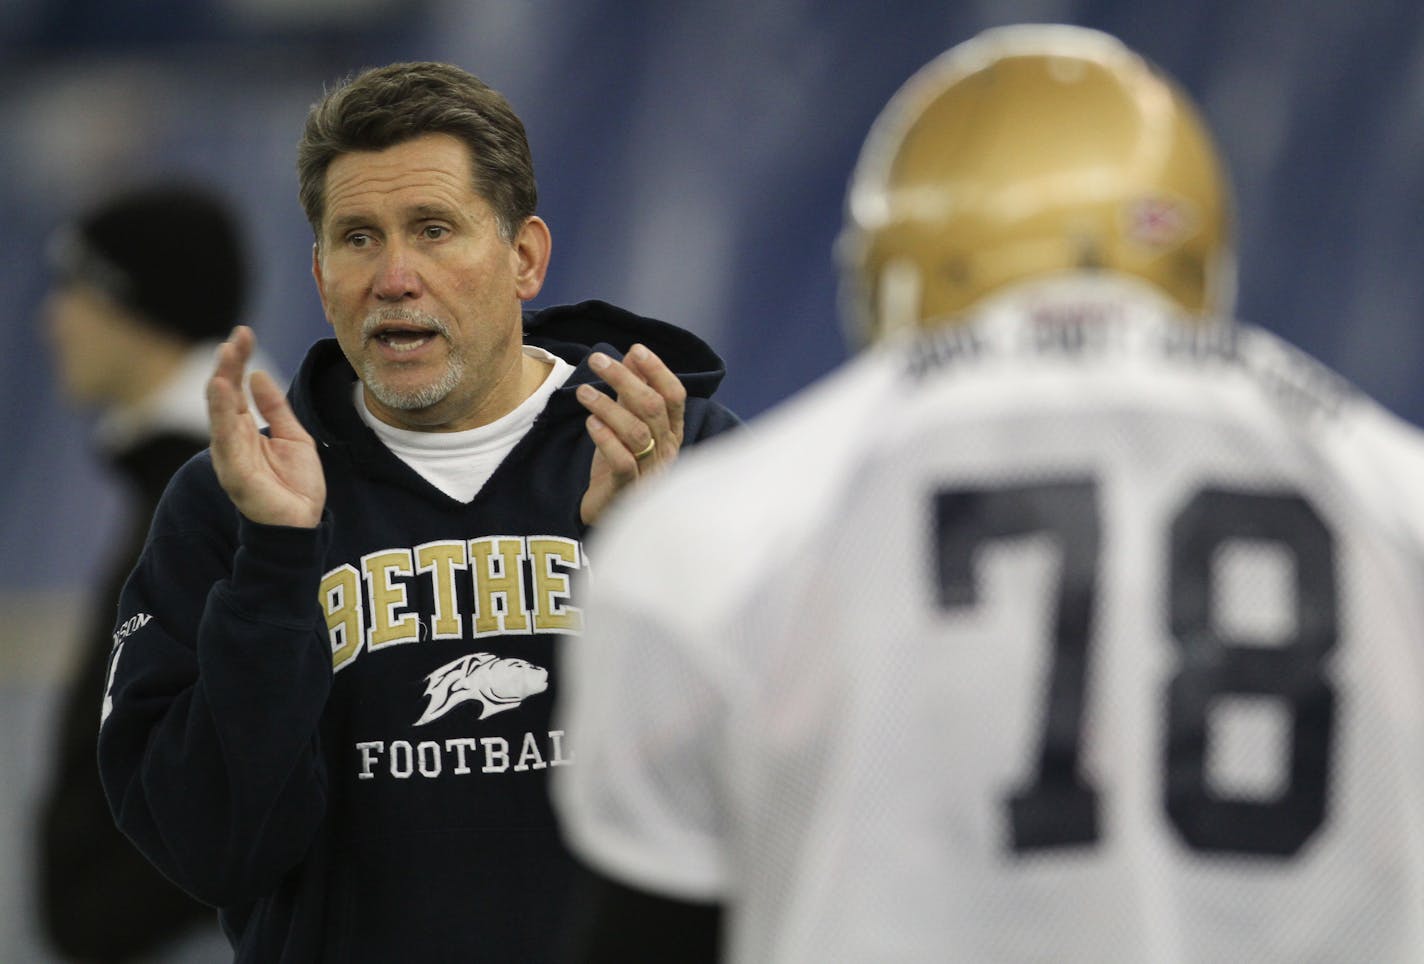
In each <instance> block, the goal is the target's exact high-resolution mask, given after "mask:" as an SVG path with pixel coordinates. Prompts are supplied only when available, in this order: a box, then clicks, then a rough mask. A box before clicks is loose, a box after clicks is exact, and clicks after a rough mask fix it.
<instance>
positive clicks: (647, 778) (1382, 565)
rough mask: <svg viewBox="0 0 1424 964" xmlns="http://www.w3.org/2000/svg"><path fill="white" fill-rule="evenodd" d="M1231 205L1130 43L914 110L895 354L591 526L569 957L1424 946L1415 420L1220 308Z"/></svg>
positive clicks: (886, 200) (1009, 57)
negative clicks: (576, 889) (580, 906)
mask: <svg viewBox="0 0 1424 964" xmlns="http://www.w3.org/2000/svg"><path fill="white" fill-rule="evenodd" d="M1230 220H1231V214H1230V198H1229V190H1228V187H1227V183H1226V179H1225V177H1224V175H1223V173H1222V171H1221V170H1220V167H1219V162H1218V153H1217V151H1216V149H1215V147H1214V146H1213V144H1212V142H1211V139H1210V137H1209V135H1208V133H1207V132H1206V130H1205V129H1204V128H1203V125H1202V122H1201V120H1200V119H1199V116H1198V113H1197V111H1196V110H1195V108H1194V107H1193V105H1192V104H1191V103H1190V102H1189V100H1188V99H1187V97H1186V96H1185V95H1184V94H1183V92H1182V90H1181V89H1179V87H1178V86H1177V85H1175V84H1174V83H1173V82H1172V81H1171V80H1169V79H1167V78H1165V77H1163V76H1162V75H1161V74H1160V73H1159V72H1157V71H1156V70H1155V69H1154V68H1153V67H1151V66H1150V65H1149V64H1147V63H1146V62H1144V61H1143V60H1142V59H1141V58H1140V57H1138V56H1137V55H1135V54H1134V53H1132V52H1131V51H1129V50H1127V49H1126V48H1125V47H1124V46H1123V45H1121V44H1120V43H1119V42H1118V41H1116V40H1115V39H1113V38H1111V37H1108V36H1106V35H1103V34H1100V33H1096V32H1093V31H1089V30H1085V29H1080V28H1073V27H1063V26H1022V27H1012V28H1003V29H997V30H992V31H989V32H986V33H984V34H982V35H980V36H979V37H977V38H975V39H973V40H971V41H969V42H968V43H965V44H963V45H961V46H959V47H956V48H955V49H953V50H951V51H949V52H948V53H946V54H945V55H943V56H941V57H940V58H939V59H937V60H935V61H934V62H932V63H931V64H929V65H928V66H926V67H925V68H924V69H923V70H921V71H920V72H919V73H917V74H916V75H915V76H914V77H913V78H912V79H911V80H910V81H909V82H908V83H907V85H906V86H905V87H904V88H903V89H902V90H901V91H900V92H899V93H898V94H897V95H896V96H895V97H894V99H893V100H892V101H891V102H890V104H889V105H888V107H887V108H886V110H885V111H884V113H883V114H882V115H881V117H880V118H879V120H878V121H877V122H876V124H875V126H874V128H873V129H872V131H871V133H870V136H869V138H868V140H867V142H866V144H865V147H864V150H863V153H862V155H861V158H860V161H859V164H858V166H857V168H856V171H855V173H854V176H853V178H852V183H851V187H850V196H849V203H848V213H847V228H846V233H845V236H844V238H843V241H842V245H841V257H842V260H843V265H844V269H845V277H846V279H847V282H848V284H849V287H850V290H851V296H850V298H849V303H850V304H851V305H853V306H855V309H856V310H855V311H854V312H852V314H854V315H855V317H857V318H860V319H862V322H861V325H860V328H859V330H860V331H862V332H864V333H865V334H867V335H868V336H869V337H868V338H867V339H866V341H867V342H869V343H870V344H869V345H868V347H867V350H866V351H864V352H862V353H861V354H860V355H859V357H858V358H857V359H856V360H854V361H853V362H852V363H850V364H849V365H847V366H846V367H845V368H843V369H842V370H841V371H839V372H838V373H835V374H833V375H832V376H830V377H829V378H827V379H826V380H824V381H823V382H822V383H821V384H819V385H818V386H815V387H813V388H811V389H809V390H808V391H806V392H804V393H803V394H802V395H801V396H800V397H799V398H797V399H795V400H794V401H792V402H790V403H789V404H787V405H785V406H783V407H782V408H781V409H780V410H779V411H777V412H775V413H773V414H768V415H766V416H764V417H762V418H761V419H759V420H758V422H757V423H754V424H753V425H752V426H751V428H750V430H749V431H747V432H746V433H744V434H742V435H739V436H738V437H735V438H729V439H727V440H726V441H725V442H723V443H721V444H717V445H714V446H710V447H709V448H708V449H707V450H706V451H705V452H704V454H702V455H701V456H700V457H699V456H697V455H694V456H693V457H691V458H688V459H686V460H685V463H684V464H682V465H680V466H679V467H678V469H676V470H674V471H672V472H671V473H670V474H669V475H668V477H667V478H666V479H664V480H663V481H662V483H661V484H660V485H658V486H655V487H653V488H651V489H650V490H648V491H646V492H645V493H642V495H641V496H640V497H638V498H636V499H634V500H631V501H630V502H629V503H628V504H627V506H626V507H625V509H624V511H622V512H620V513H619V514H618V515H617V516H616V518H615V519H613V520H612V521H611V523H610V524H609V526H608V527H607V529H606V530H605V531H604V532H603V534H602V538H601V541H599V542H598V543H596V545H595V547H594V548H593V549H592V550H591V551H590V558H591V559H592V560H593V567H594V568H593V569H592V575H591V580H592V582H591V586H590V589H591V591H592V595H591V596H590V597H589V613H590V616H589V632H588V635H587V637H586V638H583V639H581V640H570V641H569V642H568V644H567V647H566V650H565V652H564V654H563V656H564V658H565V659H566V660H567V664H568V665H569V666H570V667H571V669H572V673H571V674H570V675H569V676H565V677H564V679H565V686H566V687H567V689H566V690H565V692H564V693H563V694H562V697H561V698H562V700H563V702H562V705H561V711H562V713H563V714H564V717H565V721H566V722H567V724H568V728H569V730H570V731H571V732H579V733H582V734H583V737H582V740H581V742H580V745H579V746H577V747H575V748H574V749H573V753H574V757H575V763H574V765H573V766H571V767H568V768H566V769H564V770H563V771H562V772H561V773H560V774H559V776H560V777H561V778H562V779H561V782H557V783H556V785H555V793H556V802H557V804H558V806H559V808H560V813H561V815H562V818H563V820H564V821H565V828H566V833H567V836H568V838H569V840H570V841H571V843H572V844H573V846H574V848H575V850H576V851H577V852H578V853H579V854H580V855H581V856H582V858H583V859H584V860H585V861H586V862H587V864H588V865H589V866H590V867H591V868H592V870H593V871H594V872H595V873H596V875H597V876H598V878H599V879H600V881H601V887H602V889H601V891H600V892H599V893H600V895H601V896H600V898H599V901H598V903H597V905H596V909H595V915H596V916H595V917H594V918H593V920H592V921H591V922H590V923H589V925H588V927H587V929H586V931H585V932H584V934H583V937H582V938H581V940H582V941H583V944H582V947H581V949H580V952H579V953H580V954H581V955H582V956H583V959H592V960H600V959H602V960H622V961H627V960H679V961H682V960H690V959H697V958H698V957H699V956H701V957H703V958H711V957H713V956H714V955H715V954H718V953H720V955H721V959H723V960H730V961H738V962H756V964H766V962H817V964H824V962H829V961H846V962H855V964H867V962H880V961H885V962H889V961H894V962H906V961H926V962H928V961H934V962H943V961H974V962H979V961H1054V962H1078V961H1081V962H1095V964H1096V962H1102V961H1133V962H1139V961H1147V962H1157V961H1162V962H1168V961H1170V962H1220V961H1248V960H1249V961H1292V962H1295V961H1332V962H1333V961H1371V962H1392V961H1415V960H1424V549H1421V546H1424V539H1421V535H1420V533H1421V516H1424V496H1421V493H1424V485H1422V484H1421V481H1424V456H1421V451H1424V443H1421V440H1420V438H1419V437H1418V436H1416V434H1415V432H1414V430H1413V429H1412V428H1410V427H1408V426H1406V425H1404V424H1403V423H1402V422H1400V421H1398V420H1396V419H1395V418H1394V417H1393V416H1391V415H1390V414H1388V413H1387V412H1385V411H1384V410H1383V409H1382V408H1380V407H1379V406H1377V405H1376V404H1374V403H1373V402H1371V401H1370V400H1369V399H1367V398H1365V397H1364V396H1362V395H1361V394H1360V393H1358V392H1357V391H1355V390H1354V389H1352V388H1351V387H1350V386H1349V385H1348V384H1346V383H1345V382H1344V381H1343V380H1342V379H1341V378H1339V377H1338V376H1336V375H1334V374H1332V373H1331V372H1330V371H1328V370H1326V369H1325V368H1324V367H1322V366H1320V365H1319V364H1317V363H1316V362H1314V361H1312V360H1310V359H1309V358H1307V357H1305V356H1303V355H1302V354H1300V353H1299V352H1297V351H1296V350H1294V349H1293V348H1291V347H1289V346H1288V345H1286V344H1284V343H1282V342H1281V341H1279V340H1277V339H1276V338H1274V337H1272V336H1271V335H1269V334H1267V333H1265V332H1263V331H1261V330H1259V329H1255V328H1252V327H1250V326H1248V325H1245V324H1239V323H1234V322H1232V321H1231V320H1229V318H1228V313H1229V311H1230V302H1231V289H1232V257H1231V251H1230ZM690 506H692V507H695V508H689V507H690ZM570 680H572V683H570V682H569V681H570ZM719 945H720V946H719Z"/></svg>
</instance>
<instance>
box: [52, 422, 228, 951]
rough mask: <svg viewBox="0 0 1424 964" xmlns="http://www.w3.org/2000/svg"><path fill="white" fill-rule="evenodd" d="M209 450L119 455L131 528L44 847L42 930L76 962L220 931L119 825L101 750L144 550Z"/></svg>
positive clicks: (58, 762) (62, 758) (61, 766)
mask: <svg viewBox="0 0 1424 964" xmlns="http://www.w3.org/2000/svg"><path fill="white" fill-rule="evenodd" d="M207 444H208V442H207V438H206V437H200V436H195V435H187V434H178V433H172V432H169V433H164V434H161V435H155V436H149V437H147V438H145V439H143V440H142V441H141V442H137V443H135V444H134V445H132V446H130V447H128V448H125V449H124V450H122V451H118V452H113V453H111V455H110V461H111V463H112V467H113V469H114V471H115V473H116V475H117V476H118V477H119V478H120V479H121V480H122V481H123V482H124V484H125V490H126V491H125V495H126V497H127V504H126V505H125V507H124V514H125V529H124V533H123V535H122V537H121V541H120V542H119V544H118V547H117V549H116V551H115V552H114V554H113V555H112V557H111V562H110V565H109V566H108V567H107V568H106V570H105V572H104V575H103V577H102V578H103V581H102V582H101V583H100V584H99V588H98V591H97V592H96V593H95V595H94V598H93V604H92V608H91V615H90V617H89V619H88V621H87V623H86V629H85V633H84V636H83V638H82V640H81V641H80V646H81V649H80V650H79V653H78V660H77V662H76V665H75V666H74V668H73V670H72V675H71V676H70V678H69V680H68V683H67V685H66V687H65V690H64V693H63V695H62V697H61V702H60V705H59V709H58V713H57V716H56V719H55V722H56V729H57V738H56V740H55V744H54V756H53V760H54V768H53V770H52V771H51V775H50V784H49V787H48V790H47V791H46V794H45V797H44V800H43V802H42V804H41V809H40V814H39V824H40V837H39V843H38V847H37V848H36V853H37V856H38V867H37V873H36V879H37V881H38V883H39V892H38V895H37V896H38V906H39V911H40V921H41V925H42V927H43V932H44V935H45V938H46V939H47V940H48V941H49V943H50V945H51V946H52V947H53V948H54V949H55V950H56V951H58V952H59V953H61V954H63V955H64V956H65V957H66V958H73V959H80V960H85V961H94V962H111V961H125V960H129V959H131V958H134V957H137V956H139V955H141V954H147V953H149V952H151V951H154V950H157V949H158V948H160V947H162V946H163V945H164V944H166V943H168V942H170V941H172V940H174V939H175V938H178V937H180V936H181V935H183V934H185V933H186V932H188V931H189V930H190V929H191V928H192V927H193V926H194V925H195V924H198V923H202V922H206V923H207V924H208V926H210V927H215V926H216V912H215V911H214V910H213V908H211V907H207V906H205V905H203V904H200V903H199V902H198V901H196V900H194V899H193V898H191V897H189V896H187V895H186V894H184V893H183V892H182V891H181V890H179V889H178V887H176V886H175V885H174V884H172V883H171V882H170V881H168V880H166V879H165V878H164V877H163V875H162V874H160V873H159V872H158V870H157V869H156V868H154V866H153V865H152V864H151V863H149V862H148V860H147V859H146V858H145V857H144V856H143V854H141V853H139V852H138V850H137V849H136V848H135V847H134V845H133V844H132V843H130V842H129V841H128V839H127V838H125V837H124V835H123V834H121V833H120V832H119V829H118V828H117V827H116V826H114V818H113V816H112V815H111V814H110V813H109V805H108V803H107V802H106V801H105V800H104V790H103V788H102V787H101V786H100V784H99V764H98V760H97V759H96V756H95V750H94V740H95V737H96V735H97V734H98V730H99V701H100V698H101V697H102V696H103V693H104V673H105V669H106V667H107V666H108V662H109V651H110V649H111V648H112V642H111V641H112V639H113V632H114V613H115V612H116V611H117V610H118V604H119V590H120V589H121V588H122V586H123V583H124V580H125V579H126V578H127V577H128V574H129V572H130V571H131V570H132V569H133V565H134V560H136V559H137V558H138V555H139V552H140V551H141V550H142V549H143V542H144V536H145V535H146V534H147V532H148V525H149V521H150V520H151V519H152V518H153V513H154V509H155V508H156V507H157V506H158V499H159V496H161V495H162V494H163V489H164V486H166V485H167V484H168V480H169V479H170V478H171V477H172V476H173V473H174V472H176V471H177V470H178V468H179V467H180V466H181V465H182V464H183V463H184V462H186V461H188V459H190V458H192V457H193V456H194V455H196V454H197V453H198V452H201V451H202V450H203V449H205V448H206V447H207Z"/></svg>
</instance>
